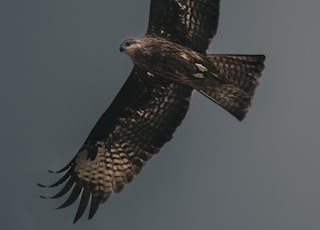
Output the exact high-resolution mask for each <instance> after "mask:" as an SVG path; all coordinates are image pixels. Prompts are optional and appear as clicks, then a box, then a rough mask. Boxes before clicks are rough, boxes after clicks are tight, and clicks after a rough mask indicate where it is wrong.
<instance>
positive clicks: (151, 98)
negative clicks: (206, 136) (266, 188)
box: [49, 0, 264, 221]
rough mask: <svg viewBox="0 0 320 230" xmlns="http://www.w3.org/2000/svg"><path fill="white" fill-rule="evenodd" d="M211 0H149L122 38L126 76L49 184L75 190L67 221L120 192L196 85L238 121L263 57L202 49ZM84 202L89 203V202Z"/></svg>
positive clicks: (181, 113)
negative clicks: (132, 31) (140, 24)
mask: <svg viewBox="0 0 320 230" xmlns="http://www.w3.org/2000/svg"><path fill="white" fill-rule="evenodd" d="M219 4H220V1H218V0H151V7H150V18H149V25H148V30H147V33H146V35H145V36H143V37H141V38H138V39H128V40H126V41H124V42H123V43H122V44H121V45H120V51H122V52H125V53H126V54H127V55H129V56H130V57H131V59H132V61H133V63H134V69H133V70H132V72H131V74H130V76H129V78H128V80H127V81H126V83H125V84H124V86H123V87H122V89H121V90H120V92H119V93H118V95H117V96H116V98H115V99H114V101H113V102H112V103H111V105H110V107H109V108H108V109H107V110H106V111H105V112H104V113H103V114H102V116H101V117H100V119H99V120H98V122H97V124H96V125H95V126H94V128H93V129H92V131H91V132H90V134H89V136H88V138H87V139H86V141H85V143H84V144H83V146H82V147H81V148H80V150H79V151H78V153H77V155H76V156H75V158H74V159H73V160H72V161H71V162H70V163H69V164H68V165H67V166H66V167H65V168H63V169H62V170H60V171H58V173H61V172H64V171H66V173H65V175H64V176H63V177H62V178H61V179H60V180H59V181H58V182H56V183H54V184H53V185H51V186H49V187H54V186H58V185H60V184H61V183H63V182H65V181H66V184H65V186H64V187H63V188H62V190H61V191H60V192H59V193H58V194H57V195H55V196H53V197H51V198H58V197H60V196H63V195H64V194H65V193H67V192H68V191H69V190H70V189H72V192H71V194H70V196H69V198H68V199H67V200H66V202H65V203H64V204H63V205H62V206H61V207H60V208H64V207H67V206H69V205H70V204H72V203H73V202H74V201H75V200H76V199H77V198H78V197H79V196H80V194H82V195H81V200H80V205H79V208H78V211H77V213H76V217H75V219H74V221H77V220H78V219H79V218H80V217H81V216H82V214H83V212H84V211H85V209H86V207H87V205H88V203H90V212H89V218H91V217H92V216H93V215H94V213H95V212H96V211H97V209H98V206H99V204H101V203H103V202H105V201H106V200H107V199H108V198H109V196H110V195H111V193H112V192H116V193H117V192H120V191H121V190H122V188H123V186H124V185H125V184H126V183H129V182H130V181H131V180H132V179H133V176H134V175H136V174H138V173H139V172H140V170H141V168H142V166H143V165H144V164H145V163H146V162H147V161H148V160H149V159H150V158H151V157H152V156H153V154H155V153H157V152H159V150H160V148H161V147H162V146H163V145H164V144H165V143H166V142H168V141H169V140H170V139H171V138H172V135H173V133H174V131H175V130H176V128H177V127H178V126H179V125H180V123H181V121H182V119H183V118H184V117H185V114H186V112H187V110H188V107H189V102H190V98H191V93H192V91H193V90H197V91H199V92H200V93H202V94H203V95H205V96H206V97H208V98H209V99H211V100H212V101H214V102H216V103H217V104H218V105H220V106H221V107H223V108H224V109H226V110H227V111H229V112H230V113H231V114H233V115H234V116H235V117H236V118H237V119H239V120H242V119H243V118H244V116H245V114H246V113H247V111H248V108H249V106H250V104H251V99H252V97H253V95H254V92H255V88H256V87H257V85H258V79H259V77H260V75H261V72H262V70H263V68H264V65H263V62H264V56H263V55H223V54H219V55H214V54H207V52H206V51H207V49H208V45H209V43H210V40H211V39H212V38H213V36H214V35H215V34H216V31H217V26H218V18H219ZM89 200H91V202H89Z"/></svg>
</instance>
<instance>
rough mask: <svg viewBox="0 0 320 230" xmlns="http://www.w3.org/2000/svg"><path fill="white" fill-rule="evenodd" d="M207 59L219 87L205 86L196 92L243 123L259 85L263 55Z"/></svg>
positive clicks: (224, 56) (220, 55)
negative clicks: (213, 68)
mask: <svg viewBox="0 0 320 230" xmlns="http://www.w3.org/2000/svg"><path fill="white" fill-rule="evenodd" d="M207 57H208V58H209V60H210V61H211V62H212V64H213V65H214V66H215V68H216V70H217V76H218V78H219V80H220V84H219V85H212V86H211V85H210V84H207V85H206V86H204V87H200V88H198V90H199V92H200V93H202V94H204V95H205V96H207V97H208V98H210V99H211V100H213V101H214V102H216V103H217V104H218V105H220V106H221V107H223V108H224V109H226V110H227V111H228V112H230V113H231V114H232V115H234V116H235V117H236V118H237V119H238V120H242V119H243V118H244V117H245V115H246V113H247V112H248V109H249V107H250V105H251V100H252V97H253V95H254V92H255V89H256V87H257V86H258V80H259V78H260V76H261V72H262V71H263V69H264V64H263V62H264V60H265V56H264V55H223V54H218V55H213V54H208V56H207Z"/></svg>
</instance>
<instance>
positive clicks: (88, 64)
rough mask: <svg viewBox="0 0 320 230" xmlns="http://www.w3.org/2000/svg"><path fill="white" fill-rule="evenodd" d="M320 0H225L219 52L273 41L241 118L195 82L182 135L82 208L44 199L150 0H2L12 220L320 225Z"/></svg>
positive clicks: (286, 229)
mask: <svg viewBox="0 0 320 230" xmlns="http://www.w3.org/2000/svg"><path fill="white" fill-rule="evenodd" d="M319 9H320V2H319V1H318V0H306V1H300V0H269V1H261V0H259V1H257V0H242V1H238V0H222V1H221V17H220V25H219V29H218V34H217V36H216V38H215V39H214V41H213V43H212V44H211V47H210V52H214V53H239V54H250V53H251V54H254V53H256V54H265V55H266V56H267V60H266V63H265V64H266V69H265V71H264V72H263V76H262V79H261V84H260V86H259V88H258V90H257V92H256V96H255V99H254V101H253V107H252V108H251V110H250V112H249V114H248V116H247V117H246V119H245V120H244V121H243V122H238V121H236V120H235V119H234V118H233V117H232V116H231V115H229V114H228V113H227V112H225V111H224V110H222V109H221V108H220V107H218V106H217V105H215V104H214V103H212V102H210V101H209V100H208V99H206V98H204V97H203V96H201V95H200V94H198V93H194V96H193V100H192V104H191V107H190V111H189V113H188V115H187V117H186V118H185V120H184V122H183V123H182V125H181V127H180V128H179V129H178V130H177V132H176V133H175V135H174V138H173V140H172V141H171V142H170V143H168V144H167V145H165V147H164V148H163V149H162V150H161V152H160V154H159V155H157V156H155V157H154V158H153V159H152V160H151V161H150V162H149V163H148V164H147V165H146V167H145V168H144V170H143V171H142V173H141V174H140V175H139V176H137V177H135V179H134V182H133V183H131V184H130V185H127V186H126V187H125V189H124V190H123V191H122V192H121V193H120V194H117V195H113V196H112V197H111V198H110V199H109V201H108V202H107V203H106V204H104V205H102V206H100V208H99V210H98V212H97V214H96V216H95V217H94V218H93V220H91V221H88V220H87V219H86V218H87V215H88V213H87V212H86V213H85V215H84V217H85V218H82V219H81V220H80V221H79V222H78V223H77V224H75V225H73V224H72V220H73V217H74V215H75V212H76V208H77V204H76V205H73V206H71V207H69V208H67V209H64V210H55V207H57V206H59V205H60V204H61V203H62V202H64V200H65V199H66V197H64V198H63V199H59V200H42V199H40V198H39V195H41V194H42V195H51V194H54V193H55V192H56V191H57V190H54V189H53V190H50V189H41V188H38V187H37V186H36V183H37V182H41V183H44V184H50V183H52V182H54V181H55V180H57V179H58V178H60V176H61V175H51V174H49V173H47V170H48V169H51V170H57V169H60V168H62V167H63V166H64V165H65V164H67V162H69V160H71V159H72V158H73V156H74V155H75V154H76V151H77V150H78V148H79V147H80V146H81V144H82V143H83V141H84V140H85V138H86V137H87V135H88V133H89V131H90V130H91V128H92V127H93V125H94V124H95V122H96V121H97V119H98V118H99V116H100V115H101V113H102V112H103V111H104V110H105V109H106V108H107V106H108V105H109V104H110V103H111V101H112V99H113V98H114V97H115V95H116V93H117V92H118V90H119V89H120V87H121V86H122V84H123V82H124V81H125V80H126V78H127V76H128V75H129V73H130V71H131V68H132V63H131V61H130V59H129V58H128V57H127V56H126V55H124V54H121V53H120V52H119V44H120V43H121V41H122V40H124V39H126V38H130V37H136V36H141V35H143V34H144V32H145V30H146V27H147V21H148V11H149V0H139V1H130V0H118V1H109V0H91V1H84V0H63V1H62V0H56V1H48V0H28V1H23V0H20V1H19V0H2V1H1V3H0V23H1V27H0V28H1V31H0V32H1V34H0V40H1V43H0V44H1V47H0V48H1V50H0V56H1V59H0V66H1V68H0V77H1V78H0V79H1V84H0V87H1V88H0V94H1V97H0V98H1V99H0V100H1V101H0V102H1V124H0V125H1V134H0V135H1V137H0V140H1V160H0V164H1V167H0V169H1V173H0V179H1V180H0V181H1V196H0V199H1V200H0V204H1V209H0V210H1V215H0V219H1V221H0V223H1V224H0V225H1V229H18V230H22V229H24V230H31V229H32V230H34V229H46V230H50V229H55V230H56V229H77V230H82V229H113V230H117V229H139V230H143V229H152V230H158V229H159V230H160V229H161V230H163V229H192V230H193V229H215V230H230V229H236V230H257V229H259V230H270V229H272V230H301V229H304V230H311V229H312V230H313V229H315V230H318V229H320V167H319V163H320V151H319V147H320V144H319V143H320V138H319V136H320V135H319V128H320V124H319V121H320V109H319V106H320V102H319V99H320V96H319V85H320V76H319V67H320V64H319V54H320V49H319V41H320V31H319V29H320V28H319V21H320V14H319Z"/></svg>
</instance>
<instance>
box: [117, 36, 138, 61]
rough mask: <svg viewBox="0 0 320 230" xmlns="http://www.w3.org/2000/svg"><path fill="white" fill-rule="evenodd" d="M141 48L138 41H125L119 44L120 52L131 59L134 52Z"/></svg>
mask: <svg viewBox="0 0 320 230" xmlns="http://www.w3.org/2000/svg"><path fill="white" fill-rule="evenodd" d="M140 48H141V42H140V40H138V39H127V40H125V41H123V42H122V43H121V44H120V52H124V53H125V54H127V55H128V56H130V57H132V56H133V55H134V53H135V51H136V50H138V49H140Z"/></svg>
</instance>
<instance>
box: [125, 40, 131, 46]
mask: <svg viewBox="0 0 320 230" xmlns="http://www.w3.org/2000/svg"><path fill="white" fill-rule="evenodd" d="M131 44H132V43H131V42H130V41H126V42H125V44H124V45H125V46H126V47H129V46H131Z"/></svg>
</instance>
